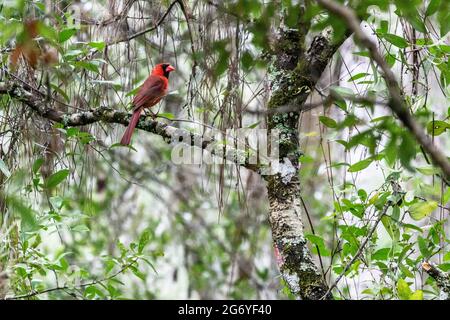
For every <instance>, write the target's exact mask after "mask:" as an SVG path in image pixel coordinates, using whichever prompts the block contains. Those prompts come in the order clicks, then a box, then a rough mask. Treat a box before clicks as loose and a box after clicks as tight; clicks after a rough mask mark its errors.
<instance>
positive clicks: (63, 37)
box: [58, 28, 77, 43]
mask: <svg viewBox="0 0 450 320" xmlns="http://www.w3.org/2000/svg"><path fill="white" fill-rule="evenodd" d="M75 33H77V29H75V28H69V29H64V30H63V31H61V32H60V33H59V35H58V42H59V43H63V42H65V41H67V40H69V39H70V38H71V37H72V36H73V35H74V34H75Z"/></svg>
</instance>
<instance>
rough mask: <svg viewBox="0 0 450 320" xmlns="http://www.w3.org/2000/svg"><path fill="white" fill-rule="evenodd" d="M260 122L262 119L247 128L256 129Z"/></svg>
mask: <svg viewBox="0 0 450 320" xmlns="http://www.w3.org/2000/svg"><path fill="white" fill-rule="evenodd" d="M260 123H261V120H260V121H257V122H255V123H253V124H251V125H249V126H248V127H247V128H249V129H255V128H256V127H257V126H258V125H259V124H260Z"/></svg>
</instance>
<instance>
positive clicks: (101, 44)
mask: <svg viewBox="0 0 450 320" xmlns="http://www.w3.org/2000/svg"><path fill="white" fill-rule="evenodd" d="M88 45H89V46H90V47H92V48H94V49H97V50H103V49H104V48H105V46H106V44H105V43H104V42H103V41H100V42H89V43H88Z"/></svg>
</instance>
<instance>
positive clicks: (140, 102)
mask: <svg viewBox="0 0 450 320" xmlns="http://www.w3.org/2000/svg"><path fill="white" fill-rule="evenodd" d="M174 70H175V68H174V67H172V66H171V65H170V64H168V63H160V64H157V65H156V66H155V67H154V68H153V70H152V74H151V75H150V76H149V77H148V78H147V80H145V82H144V84H143V85H142V86H141V87H140V88H139V91H138V93H137V94H136V96H135V97H134V99H133V106H134V108H133V116H132V117H131V120H130V123H129V124H128V128H127V130H126V131H125V133H124V134H123V137H122V140H120V144H122V145H125V146H126V145H129V144H130V141H131V136H132V135H133V131H134V128H135V127H136V125H137V123H138V121H139V117H140V116H141V113H142V110H144V108H151V107H153V106H154V105H155V104H157V103H158V102H159V101H160V100H161V99H162V98H163V97H164V96H165V95H166V94H167V88H168V86H169V74H170V73H171V72H172V71H174Z"/></svg>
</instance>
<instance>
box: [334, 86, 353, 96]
mask: <svg viewBox="0 0 450 320" xmlns="http://www.w3.org/2000/svg"><path fill="white" fill-rule="evenodd" d="M330 91H331V92H332V93H333V94H334V95H335V96H338V97H341V98H345V97H350V98H351V97H353V96H354V95H355V94H354V93H353V90H352V89H350V88H345V87H339V86H331V87H330Z"/></svg>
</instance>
